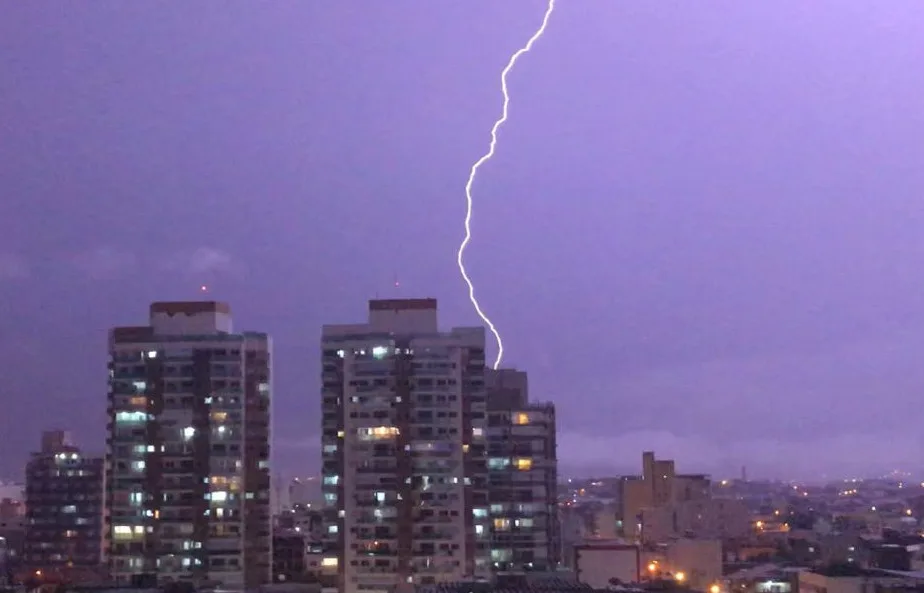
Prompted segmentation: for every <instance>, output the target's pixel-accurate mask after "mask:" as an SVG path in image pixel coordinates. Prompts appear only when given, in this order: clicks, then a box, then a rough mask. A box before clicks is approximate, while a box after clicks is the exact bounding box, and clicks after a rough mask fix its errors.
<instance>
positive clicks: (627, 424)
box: [0, 0, 924, 478]
mask: <svg viewBox="0 0 924 593" xmlns="http://www.w3.org/2000/svg"><path fill="white" fill-rule="evenodd" d="M544 5H545V3H544V2H540V1H538V0H536V1H526V0H523V1H521V2H486V1H485V2H478V3H427V4H426V5H424V4H422V3H419V2H408V1H399V2H391V3H388V4H387V5H386V4H378V3H368V4H364V5H362V8H361V9H360V8H359V7H358V6H357V5H352V6H351V5H347V4H345V3H339V2H338V3H297V2H288V3H287V2H275V3H272V4H260V5H257V4H245V3H240V4H235V5H234V7H233V9H231V8H229V7H227V6H219V5H210V4H198V3H196V4H185V3H184V4H183V5H182V9H180V8H179V7H178V6H179V5H177V6H175V7H165V6H162V5H155V4H148V3H132V4H115V3H73V4H60V5H54V8H52V5H51V4H48V3H36V2H29V3H6V4H5V5H4V7H3V11H2V12H3V13H4V14H3V17H2V18H0V40H2V41H0V237H2V239H0V302H2V303H3V312H4V314H3V315H2V316H0V377H2V381H0V398H2V401H3V405H4V410H3V412H2V413H0V450H2V451H3V454H2V455H0V476H16V475H19V473H20V472H21V468H22V465H23V462H24V461H25V459H26V458H27V455H28V453H29V451H31V450H33V449H34V448H35V447H36V439H37V435H38V434H39V432H40V431H42V430H43V429H49V428H56V427H64V428H68V429H70V430H72V431H73V432H74V434H75V437H76V439H77V441H78V442H80V443H81V444H82V445H83V446H84V447H86V448H89V449H91V450H100V451H101V450H102V449H103V438H104V434H105V433H104V427H105V424H106V418H105V393H106V383H105V379H106V376H105V369H106V357H107V349H106V332H107V330H108V329H109V328H110V327H112V326H117V325H134V324H138V323H143V322H144V320H145V318H146V310H147V309H146V308H147V305H148V303H149V302H151V301H157V300H171V299H177V300H191V299H199V298H214V299H217V300H221V301H226V302H228V303H230V304H231V307H232V309H233V311H234V316H235V319H236V325H237V327H238V328H239V329H254V330H259V331H265V332H267V333H269V334H270V335H271V336H272V338H273V341H274V357H275V358H274V363H273V366H274V397H275V410H274V414H275V417H274V423H275V427H274V435H275V451H274V455H275V460H276V466H275V470H276V471H279V472H282V473H286V474H295V473H308V472H316V471H317V469H318V459H319V455H318V448H319V444H320V441H319V436H318V435H319V431H320V418H319V405H318V400H319V379H318V378H319V376H320V367H319V355H318V348H319V337H320V327H321V325H322V324H325V323H350V322H353V321H357V320H362V319H363V316H364V314H365V308H366V301H367V300H368V299H370V298H374V297H376V296H378V297H382V298H391V297H435V298H437V299H438V300H439V308H440V321H441V324H442V325H445V326H447V327H448V326H457V325H478V324H479V323H480V320H479V319H478V318H477V316H476V315H475V312H474V311H473V309H472V307H471V304H470V303H469V301H468V299H467V293H466V290H465V286H464V284H463V282H462V280H461V279H460V278H459V274H458V269H457V268H456V265H455V253H456V248H457V247H458V243H459V241H460V240H461V237H462V233H463V228H462V217H463V215H464V207H465V198H464V192H463V187H464V183H465V180H466V176H467V174H468V171H469V167H470V166H471V164H472V162H473V161H474V159H476V158H477V157H478V156H480V155H481V154H482V153H483V151H484V150H485V148H486V143H487V141H488V131H489V129H490V125H491V124H492V123H493V121H494V120H495V118H496V117H497V114H498V110H499V107H500V91H499V72H500V70H501V68H503V66H504V65H505V64H506V62H507V60H508V58H509V56H510V54H511V53H512V52H513V51H515V50H516V49H517V48H518V47H520V46H521V45H522V43H523V40H524V39H526V38H528V37H529V35H530V34H531V33H532V32H533V31H534V30H535V28H536V26H537V25H538V23H539V21H540V19H541V16H542V12H543V8H544ZM578 6H580V8H578ZM920 16H921V9H920V7H919V5H918V4H917V3H914V2H912V1H910V0H909V1H905V2H899V1H895V2H889V3H868V2H856V1H847V0H839V1H838V2H830V1H829V2H812V3H805V2H797V1H795V0H785V1H776V2H773V3H762V4H754V3H723V4H713V5H709V6H707V5H703V4H698V3H697V4H689V5H688V4H682V3H674V4H671V5H669V8H668V7H667V5H664V4H662V3H658V4H654V3H631V4H630V3H610V2H598V3H584V4H582V3H568V2H560V3H559V8H558V9H557V12H556V14H555V18H554V19H553V20H552V21H551V22H550V24H549V28H548V30H547V32H546V35H545V36H544V37H543V38H542V40H541V43H538V44H537V45H536V46H535V48H534V49H533V51H532V52H531V53H530V54H529V55H528V56H527V57H526V58H525V59H523V60H522V62H521V63H519V64H518V66H517V69H516V71H515V72H514V73H513V74H512V76H511V79H510V88H511V115H510V119H509V121H508V122H507V124H506V125H505V127H504V128H503V130H502V132H501V135H500V141H499V144H498V150H497V154H496V156H495V158H494V160H492V161H491V163H489V164H488V165H486V166H485V167H484V168H483V169H482V172H481V174H480V177H479V181H478V183H477V184H476V186H475V202H476V203H475V216H474V220H473V228H474V239H473V242H472V244H471V245H470V247H469V249H468V251H467V261H468V262H469V269H470V271H471V273H472V276H473V278H474V280H475V282H476V284H477V286H478V291H479V297H480V300H481V302H482V305H483V306H484V307H485V309H486V310H487V311H488V312H489V314H490V315H491V318H492V319H493V320H494V321H495V322H496V323H497V325H498V327H499V329H500V330H501V332H502V333H503V336H504V342H505V346H506V349H507V350H506V352H507V354H506V357H505V365H507V366H515V367H517V368H519V369H522V370H526V371H528V372H529V376H530V377H529V381H530V390H531V392H532V393H531V397H532V398H533V399H534V400H550V401H553V402H554V403H555V404H556V405H557V414H558V430H559V437H558V446H559V453H558V455H559V459H560V464H561V474H562V475H577V474H582V475H587V474H589V473H598V474H618V473H620V472H623V471H626V468H632V467H635V466H636V465H637V464H638V456H639V452H640V451H642V450H656V451H658V453H659V454H663V455H664V456H666V457H669V458H674V459H677V460H678V463H680V464H682V466H683V467H684V468H687V469H689V470H690V471H697V472H710V473H713V474H714V475H715V476H716V477H721V476H723V475H738V473H739V472H740V468H741V466H743V465H746V466H747V468H748V474H749V475H750V476H753V477H783V478H790V477H792V478H806V477H817V476H819V475H821V474H824V475H826V476H829V477H839V476H847V475H851V476H852V475H875V474H882V473H885V472H888V471H891V470H894V469H902V470H907V471H911V470H916V469H917V467H918V464H919V460H920V453H921V449H922V442H921V439H922V437H921V435H920V430H919V422H918V421H917V417H916V416H915V414H914V412H913V411H914V410H915V409H916V408H917V406H916V403H917V401H918V399H919V395H920V393H921V391H922V388H924V365H921V364H920V362H919V360H918V358H919V356H920V354H919V353H920V352H921V350H922V348H924V337H922V336H924V308H922V304H921V302H922V301H921V290H922V288H921V282H920V280H919V278H918V275H919V274H920V257H921V255H922V253H924V239H922V234H921V232H920V228H921V223H922V218H924V216H922V212H924V209H922V207H921V196H922V195H924V172H922V169H921V167H920V166H919V161H920V158H921V154H922V149H921V138H924V106H922V103H921V101H920V97H921V93H922V85H924V82H922V79H921V75H920V72H921V68H920V64H921V63H922V59H924V20H922V19H921V18H920ZM396 279H397V280H398V284H399V286H397V287H396V286H395V281H396ZM202 287H206V290H205V291H204V292H203V291H202ZM490 358H492V356H491V355H490V352H489V359H490ZM909 412H910V413H909Z"/></svg>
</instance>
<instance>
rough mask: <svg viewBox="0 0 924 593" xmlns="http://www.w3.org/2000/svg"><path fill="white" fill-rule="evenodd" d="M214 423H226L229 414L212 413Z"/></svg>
mask: <svg viewBox="0 0 924 593" xmlns="http://www.w3.org/2000/svg"><path fill="white" fill-rule="evenodd" d="M211 416H212V422H224V421H225V420H227V419H228V413H227V412H212V414H211Z"/></svg>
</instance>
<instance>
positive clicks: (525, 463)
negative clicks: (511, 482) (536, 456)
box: [516, 457, 533, 471]
mask: <svg viewBox="0 0 924 593" xmlns="http://www.w3.org/2000/svg"><path fill="white" fill-rule="evenodd" d="M516 466H517V469H518V470H520V471H528V470H531V469H532V468H533V460H532V459H529V458H526V457H521V458H519V459H517V460H516Z"/></svg>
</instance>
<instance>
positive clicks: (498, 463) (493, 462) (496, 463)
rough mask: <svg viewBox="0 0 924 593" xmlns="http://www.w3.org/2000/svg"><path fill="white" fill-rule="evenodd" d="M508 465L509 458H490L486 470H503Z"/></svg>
mask: <svg viewBox="0 0 924 593" xmlns="http://www.w3.org/2000/svg"><path fill="white" fill-rule="evenodd" d="M508 465H510V458H509V457H490V458H489V459H488V469H503V468H505V467H507V466H508Z"/></svg>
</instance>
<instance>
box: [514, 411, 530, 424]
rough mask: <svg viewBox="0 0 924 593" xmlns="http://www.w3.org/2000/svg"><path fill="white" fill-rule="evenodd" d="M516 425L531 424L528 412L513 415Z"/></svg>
mask: <svg viewBox="0 0 924 593" xmlns="http://www.w3.org/2000/svg"><path fill="white" fill-rule="evenodd" d="M513 423H514V424H529V414H527V413H526V412H517V413H516V414H514V415H513Z"/></svg>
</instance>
